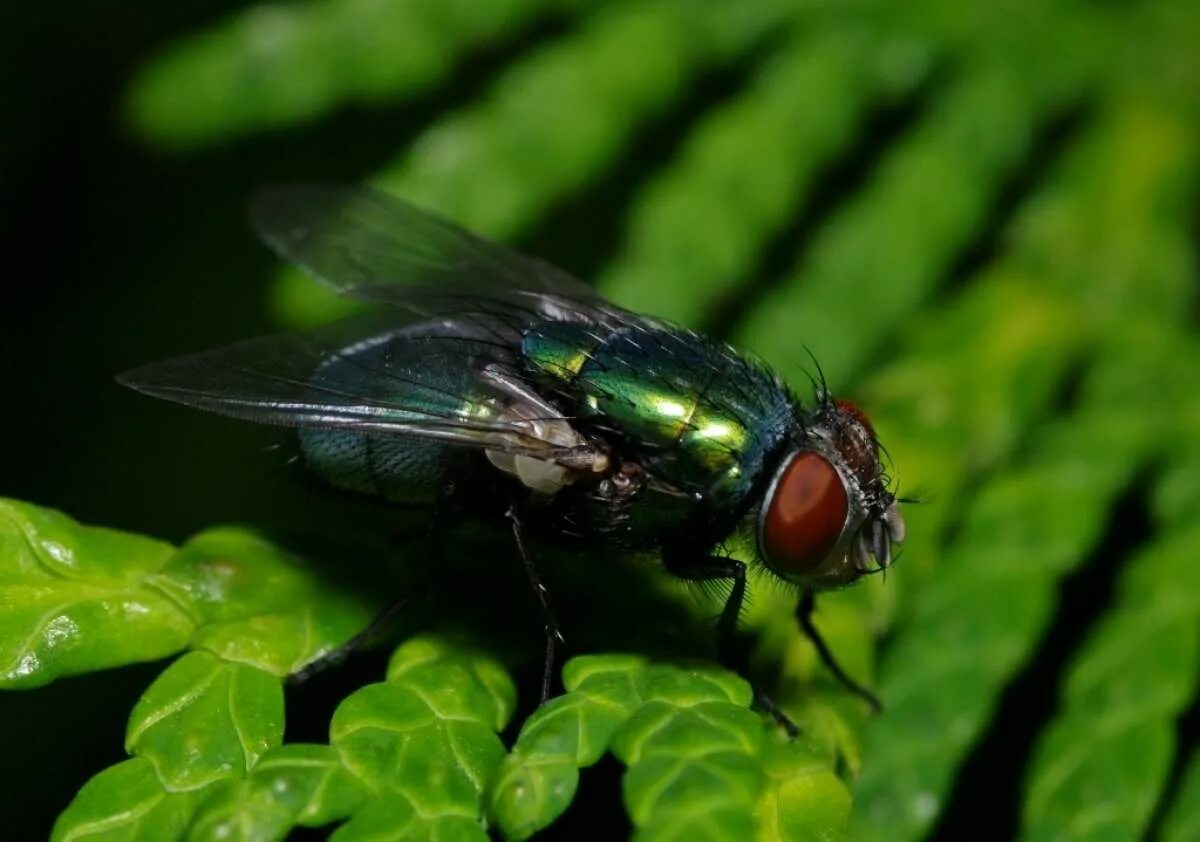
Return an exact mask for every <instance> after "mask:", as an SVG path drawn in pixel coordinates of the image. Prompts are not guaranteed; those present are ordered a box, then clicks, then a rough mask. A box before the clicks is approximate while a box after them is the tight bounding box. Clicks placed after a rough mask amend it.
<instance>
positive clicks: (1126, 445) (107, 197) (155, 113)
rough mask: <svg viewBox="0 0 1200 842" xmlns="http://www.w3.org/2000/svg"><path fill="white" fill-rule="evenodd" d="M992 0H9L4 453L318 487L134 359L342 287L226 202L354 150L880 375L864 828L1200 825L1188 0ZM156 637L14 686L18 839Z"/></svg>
mask: <svg viewBox="0 0 1200 842" xmlns="http://www.w3.org/2000/svg"><path fill="white" fill-rule="evenodd" d="M976 5H977V4H958V3H951V2H943V1H942V0H916V2H912V3H905V4H886V3H873V2H861V3H854V4H849V5H847V4H828V3H820V2H802V0H709V2H701V0H627V2H599V0H489V1H488V2H486V3H478V2H466V0H389V1H388V2H385V0H301V2H286V3H284V2H277V3H269V4H268V3H246V2H227V0H209V2H204V3H200V2H195V0H176V2H172V3H168V4H163V3H151V2H146V0H129V2H125V3H122V4H111V3H103V2H95V1H94V0H82V2H77V3H73V4H69V5H68V4H58V3H53V2H51V3H48V4H42V5H41V6H34V5H32V4H18V5H16V6H14V7H13V8H10V9H7V10H6V11H5V15H4V24H3V27H2V28H0V50H2V55H3V59H0V101H2V102H3V103H4V104H5V107H4V108H3V109H2V111H0V197H2V201H0V232H2V234H0V236H3V237H4V240H5V251H6V254H7V255H8V260H7V265H8V266H9V269H8V270H7V282H6V290H7V297H6V304H5V306H3V307H0V336H2V337H3V350H4V354H3V358H4V362H3V364H2V365H3V366H4V371H5V387H6V390H7V394H8V399H7V401H6V404H5V405H6V411H5V413H4V415H5V422H6V423H5V428H6V429H7V431H8V445H7V446H6V447H5V448H4V449H3V457H2V459H0V465H2V466H3V467H2V470H0V495H6V496H12V497H17V498H21V499H24V500H29V501H31V502H35V503H38V504H40V505H45V506H50V507H54V508H59V509H62V510H63V511H65V512H68V513H69V514H71V515H72V516H73V517H76V518H78V519H79V520H81V521H83V522H86V523H96V524H104V525H108V526H113V527H118V528H123V529H130V530H134V531H139V532H144V533H149V534H153V535H157V536H160V537H163V538H167V539H169V540H173V541H179V540H182V539H183V538H185V537H186V536H188V535H189V534H191V533H194V532H195V531H197V530H199V529H201V528H203V527H205V526H208V525H211V524H213V523H219V522H230V521H245V522H253V523H266V524H271V525H272V526H280V527H284V528H286V526H287V525H288V524H289V523H290V524H297V523H303V522H304V521H305V520H306V519H307V518H309V517H311V516H312V512H313V511H314V510H313V508H312V506H313V505H314V504H313V502H312V500H311V491H310V490H308V489H307V488H306V487H305V486H303V484H300V483H297V482H296V481H295V479H294V477H292V476H291V475H290V474H291V472H290V471H289V470H288V469H287V468H286V467H285V465H284V464H283V462H284V459H283V457H282V456H281V455H280V451H277V450H273V449H271V445H272V444H274V443H276V441H277V439H278V437H277V436H275V435H274V434H272V433H271V432H270V431H262V430H256V429H253V428H250V427H247V426H242V425H238V424H233V423H228V422H225V421H221V420H219V419H214V418H209V417H206V416H203V415H201V414H199V413H191V412H186V411H183V410H180V409H177V408H174V407H172V406H168V405H165V404H162V403H158V402H153V401H150V400H147V399H143V398H140V397H138V396H136V395H134V394H132V393H129V392H125V391H123V390H121V389H120V388H119V387H118V386H117V385H116V384H115V383H114V382H113V376H114V375H115V374H116V373H117V372H119V371H121V370H123V369H125V368H128V367H130V366H133V365H136V364H140V363H143V362H147V361H150V360H154V359H157V358H160V357H163V356H168V355H171V354H175V353H180V352H186V351H190V350H198V349H202V348H206V347H209V346H212V345H216V344H219V343H222V342H226V341H229V340H233V339H237V338H241V337H246V336H252V335H256V334H260V333H263V332H267V331H269V330H275V329H279V328H281V327H294V326H300V325H307V324H312V323H316V322H319V321H322V320H326V319H329V318H332V317H334V316H336V315H337V314H339V313H340V312H342V309H341V307H342V305H339V304H338V302H335V301H331V300H330V299H328V298H327V297H326V296H325V295H324V294H323V293H322V292H321V291H320V290H319V289H318V288H316V287H315V286H314V285H311V284H308V283H306V282H304V281H303V280H302V279H300V278H298V277H297V276H296V275H294V274H290V273H288V272H286V271H283V270H281V268H280V267H279V266H278V265H277V263H276V262H275V261H274V259H273V257H272V256H271V255H270V253H269V252H268V251H267V250H266V249H265V248H263V247H261V246H260V245H258V244H257V243H256V242H255V240H254V238H253V236H252V235H251V233H250V232H249V229H248V226H247V225H246V221H245V213H244V206H245V199H246V197H247V196H248V195H249V194H250V193H251V192H252V191H253V190H254V189H255V188H256V187H259V186H262V185H265V184H271V183H276V182H281V181H282V182H286V181H336V182H371V183H374V184H376V185H378V186H381V187H383V188H384V189H388V190H391V191H394V192H396V193H398V194H400V195H403V196H405V197H407V198H409V199H411V200H413V201H415V202H417V203H419V204H422V205H425V206H428V207H431V208H434V209H437V210H439V211H441V212H442V213H444V214H446V215H448V216H450V217H451V218H454V219H456V220H458V221H460V222H461V223H462V224H464V225H466V226H467V227H469V228H472V229H475V230H477V231H480V232H481V233H484V234H486V235H489V236H492V237H495V238H498V239H502V240H505V241H508V242H512V243H514V244H516V245H518V246H520V247H521V248H523V249H525V250H527V251H530V252H532V253H534V254H538V255H540V256H542V257H544V258H546V259H549V260H551V261H553V262H555V263H557V264H559V265H561V266H562V267H564V268H566V269H568V270H571V271H573V272H574V273H576V274H578V275H579V276H580V277H583V278H585V279H587V280H589V281H593V282H595V283H596V284H597V286H599V287H600V288H601V289H602V290H603V291H604V292H605V293H606V294H608V295H610V296H611V297H612V298H614V299H615V300H616V301H617V302H618V303H620V304H623V305H625V306H628V307H630V308H633V309H638V310H643V311H646V312H649V313H652V314H656V315H660V316H665V317H670V318H673V319H676V320H679V321H682V322H685V323H687V324H689V325H692V326H695V327H698V328H702V329H704V330H708V331H711V332H713V333H716V334H718V335H720V336H722V337H724V338H727V339H729V340H730V341H732V342H734V343H735V344H738V345H739V346H743V347H747V348H749V349H751V350H754V351H756V352H758V353H760V354H762V355H763V356H764V357H766V359H767V360H768V361H770V362H771V363H772V364H774V365H777V366H778V367H779V368H780V369H781V370H782V371H783V372H784V373H785V374H786V375H787V376H788V377H789V379H790V380H791V381H792V382H793V384H795V385H797V387H802V386H803V384H804V383H805V382H806V380H805V374H804V372H805V370H806V366H807V365H808V361H807V354H806V351H805V348H806V347H807V348H808V349H811V351H812V353H813V354H814V355H815V357H816V358H817V359H818V360H820V362H821V365H822V367H823V369H824V371H825V374H826V377H827V378H828V380H829V382H830V384H831V386H832V387H833V389H834V391H835V392H839V393H843V394H847V395H849V396H851V397H853V398H855V399H856V400H858V401H859V402H860V403H861V404H862V405H863V406H864V407H865V408H866V409H867V411H868V412H869V413H870V414H871V415H872V417H873V419H874V420H875V421H876V426H877V427H878V428H879V429H880V433H881V437H882V439H883V441H885V442H886V443H887V445H888V448H889V450H890V452H891V456H892V458H893V460H894V463H895V474H896V475H897V477H898V478H899V481H900V484H901V490H902V493H912V494H915V495H916V496H919V497H922V498H923V500H924V502H923V503H922V504H921V505H919V506H914V507H911V508H912V512H911V514H910V515H909V519H910V534H911V536H912V538H911V541H910V543H909V545H908V547H907V549H906V551H905V555H904V557H903V559H902V562H901V564H900V566H899V567H898V568H897V570H896V571H895V574H894V575H893V576H892V577H890V579H889V581H888V582H887V583H886V584H884V583H882V582H872V583H871V584H870V585H869V586H865V587H863V588H861V589H858V590H856V591H855V592H848V593H846V594H839V595H837V596H836V597H835V598H834V599H833V600H832V601H831V607H830V608H829V612H830V623H831V625H832V627H834V628H836V629H837V630H838V631H837V633H836V636H837V637H839V640H840V645H841V646H843V647H844V648H845V647H848V648H849V650H850V651H852V652H853V653H854V654H853V655H852V659H856V663H859V664H861V665H863V667H864V668H865V669H871V668H874V669H875V671H876V675H877V676H878V678H877V686H878V687H879V688H880V693H881V695H882V696H883V698H884V699H885V700H887V703H888V710H887V712H886V713H885V714H884V716H882V717H880V718H879V719H878V720H875V721H873V722H870V723H865V722H862V721H859V720H856V719H855V718H854V717H853V716H849V719H848V722H849V724H848V726H847V729H848V732H849V736H846V737H845V739H846V741H847V745H848V746H850V747H849V748H846V747H844V750H845V751H846V753H848V754H852V755H853V756H854V757H855V758H856V760H855V762H854V763H852V764H850V765H851V766H852V767H853V768H852V769H851V770H850V772H848V773H847V776H848V778H852V777H854V775H855V774H856V775H857V779H856V780H855V781H854V782H853V784H852V790H853V792H854V797H855V831H854V833H855V838H862V839H887V840H898V839H918V838H936V839H958V838H964V837H965V836H968V835H969V836H970V837H971V838H997V839H1004V838H1014V837H1016V836H1018V835H1020V836H1022V837H1023V838H1030V839H1061V838H1079V839H1083V838H1105V839H1123V838H1139V837H1141V836H1142V835H1143V834H1150V835H1152V836H1153V835H1158V834H1162V838H1169V839H1180V840H1182V839H1185V838H1189V839H1193V838H1200V812H1198V810H1200V808H1197V807H1196V804H1197V803H1200V761H1198V760H1197V756H1196V743H1197V739H1198V734H1200V726H1198V720H1200V714H1198V713H1197V702H1196V683H1197V665H1198V664H1200V590H1198V589H1197V582H1200V567H1198V566H1197V558H1200V553H1196V552H1195V548H1196V547H1197V546H1200V532H1198V531H1197V527H1196V523H1197V515H1200V344H1198V343H1197V337H1196V327H1197V321H1198V318H1200V307H1198V305H1197V282H1196V260H1197V257H1198V256H1200V252H1198V249H1197V233H1198V227H1197V215H1196V209H1197V203H1196V198H1197V194H1196V178H1197V163H1198V160H1197V159H1198V157H1200V144H1198V143H1197V137H1198V136H1197V133H1196V128H1197V122H1196V120H1197V115H1198V110H1197V107H1198V106H1200V64H1198V63H1197V62H1196V58H1195V56H1196V45H1197V44H1200V5H1198V4H1197V3H1195V2H1188V0H1172V2H1164V3H1158V4H1154V5H1153V6H1152V7H1149V8H1148V7H1146V6H1145V5H1144V4H1133V3H1074V2H1067V0H1056V1H1055V2H1032V1H1029V2H1027V1H1026V0H1001V2H998V3H992V4H986V8H983V5H984V4H978V5H979V8H976ZM964 7H966V8H964ZM152 674H153V670H150V671H149V672H147V671H146V670H142V671H140V672H139V671H138V670H127V671H123V672H122V673H120V674H119V676H118V677H116V678H113V677H111V676H105V677H100V678H95V677H92V678H83V679H72V680H70V681H66V682H61V683H59V684H57V685H55V686H53V687H51V688H47V689H45V690H42V691H38V694H37V695H36V696H34V695H29V694H25V695H22V694H9V695H7V696H4V697H0V717H3V718H4V721H5V727H4V728H3V733H0V775H3V776H4V777H5V778H6V782H5V783H3V784H0V793H2V794H0V803H3V804H4V814H5V815H6V816H12V815H18V816H21V817H22V818H20V819H18V828H19V829H20V831H21V832H20V833H18V835H17V836H15V837H13V838H37V837H38V836H40V835H41V834H42V833H44V829H45V828H46V827H47V826H48V822H49V821H50V820H51V818H52V817H53V815H54V813H55V812H56V811H57V810H59V809H61V807H62V795H61V793H62V792H64V791H74V789H75V788H76V787H77V786H78V785H79V784H80V783H82V782H83V780H85V779H86V778H87V777H88V775H89V774H90V773H91V772H93V771H95V769H96V768H98V766H99V765H101V764H102V763H104V762H110V761H111V760H113V759H115V758H116V757H118V756H119V750H120V733H121V729H122V727H123V717H124V715H125V712H126V711H127V710H128V709H129V707H130V705H131V704H132V700H133V699H134V698H136V696H137V694H138V692H140V689H141V688H142V687H144V686H145V684H146V682H147V680H148V676H150V675H152ZM786 680H787V675H785V676H784V681H785V682H786ZM89 682H90V683H89ZM48 719H50V720H53V721H54V722H56V723H61V725H57V724H56V725H55V726H54V727H47V724H46V723H47V720H48ZM15 722H19V723H24V725H23V727H22V726H21V725H18V726H17V727H14V725H13V723H15ZM980 828H985V829H986V832H984V833H982V834H981V833H980V832H979V829H980ZM23 833H27V834H28V835H27V836H26V835H22V834H23Z"/></svg>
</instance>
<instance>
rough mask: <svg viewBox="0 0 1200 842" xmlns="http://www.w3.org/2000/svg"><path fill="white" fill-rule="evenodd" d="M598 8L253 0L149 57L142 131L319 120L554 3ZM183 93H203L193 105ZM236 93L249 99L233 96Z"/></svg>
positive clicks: (175, 133) (140, 82) (388, 97)
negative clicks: (261, 0)
mask: <svg viewBox="0 0 1200 842" xmlns="http://www.w3.org/2000/svg"><path fill="white" fill-rule="evenodd" d="M587 5H588V4H587V3H583V2H578V3H576V2H565V0H492V2H490V3H487V4H485V5H474V4H472V5H460V4H454V3H444V2H431V0H397V2H390V3H372V2H364V0H325V1H324V2H317V1H316V0H308V2H301V3H291V4H287V5H273V6H259V7H252V8H249V9H243V10H240V11H239V12H238V13H237V14H235V15H233V16H231V17H229V18H227V19H226V20H223V21H221V22H219V23H217V24H216V25H214V26H212V27H211V28H209V29H207V30H204V31H200V32H197V33H194V34H193V35H191V36H190V37H189V38H187V39H185V40H183V41H182V42H180V43H178V44H176V45H174V46H173V47H172V48H171V49H170V50H169V51H168V52H166V53H164V54H163V55H161V56H159V57H158V58H157V59H155V60H154V61H152V62H151V63H150V64H148V65H147V66H146V67H145V68H144V69H143V71H142V72H141V73H140V74H139V76H138V77H137V79H135V80H134V83H133V86H132V88H131V90H130V96H129V102H128V103H127V107H128V110H129V113H130V119H131V120H132V122H133V123H134V125H135V126H136V128H137V129H138V131H140V132H141V133H142V134H143V135H145V136H146V137H147V138H149V139H151V140H153V141H155V142H156V143H159V144H163V145H170V146H191V145H195V144H203V143H212V142H214V141H217V140H221V139H225V138H228V137H230V136H235V135H240V134H245V133H248V132H253V131H256V130H261V129H263V128H268V127H272V126H284V125H289V124H293V123H299V122H302V121H306V120H311V119H314V118H316V117H318V116H320V115H321V114H323V113H324V112H327V111H329V110H330V109H332V108H333V107H335V106H336V105H337V104H338V103H340V102H342V101H345V100H359V101H367V102H372V101H376V100H380V101H394V100H402V99H406V98H408V97H411V96H413V95H414V94H417V93H419V92H420V91H422V90H425V89H427V88H429V87H431V86H433V85H435V84H437V83H438V82H440V81H442V80H444V79H445V77H446V76H447V75H448V74H449V73H450V71H451V70H452V69H453V68H454V66H455V64H456V63H457V62H458V61H459V60H461V59H462V58H464V57H465V56H466V55H468V54H469V53H470V52H471V51H473V50H475V49H477V48H479V47H480V46H482V45H483V44H486V43H487V42H489V41H490V40H492V39H500V38H504V37H506V36H511V35H512V34H513V33H515V32H517V31H519V30H520V29H521V28H523V27H524V26H526V25H527V24H528V23H529V22H530V21H531V20H533V19H535V18H536V17H537V16H539V15H540V14H544V12H545V10H546V8H547V7H551V8H554V9H555V10H557V11H560V12H562V11H575V10H582V9H584V8H586V7H587ZM468 10H469V11H468ZM179 90H188V91H191V92H192V94H193V96H191V97H189V99H188V103H187V105H186V106H182V105H181V103H180V101H179V98H178V96H177V92H178V91H179ZM232 90H236V91H238V96H228V95H227V94H228V92H229V91H232Z"/></svg>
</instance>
